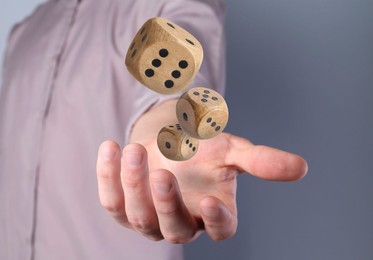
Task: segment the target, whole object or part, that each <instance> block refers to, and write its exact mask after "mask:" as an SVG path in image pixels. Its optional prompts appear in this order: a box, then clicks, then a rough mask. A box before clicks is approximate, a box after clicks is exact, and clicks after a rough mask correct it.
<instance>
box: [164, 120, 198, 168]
mask: <svg viewBox="0 0 373 260" xmlns="http://www.w3.org/2000/svg"><path fill="white" fill-rule="evenodd" d="M157 143H158V148H159V150H160V151H161V153H162V154H163V155H164V156H165V157H166V158H168V159H170V160H174V161H185V160H188V159H190V158H192V157H193V156H194V155H195V154H196V152H197V149H198V140H196V139H194V138H191V137H189V136H187V135H186V134H185V133H184V132H183V131H182V129H181V127H180V125H179V124H176V125H169V126H166V127H163V128H162V129H161V131H160V132H159V134H158V139H157Z"/></svg>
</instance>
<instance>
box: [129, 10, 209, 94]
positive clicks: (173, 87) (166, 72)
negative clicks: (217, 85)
mask: <svg viewBox="0 0 373 260" xmlns="http://www.w3.org/2000/svg"><path fill="white" fill-rule="evenodd" d="M202 59H203V50H202V46H201V44H200V43H199V42H198V40H197V39H196V38H195V37H194V36H193V35H191V34H190V33H188V32H187V31H185V30H184V29H182V28H181V27H179V26H177V25H176V24H174V23H172V22H170V21H167V20H165V19H163V18H159V17H156V18H152V19H150V20H148V21H147V22H146V23H145V24H144V25H143V26H142V27H141V29H140V30H139V32H138V33H137V34H136V36H135V38H134V40H133V41H132V43H131V45H130V47H129V49H128V52H127V56H126V66H127V68H128V71H129V72H130V73H131V74H132V75H133V76H134V77H135V78H136V79H137V80H138V81H139V82H141V83H142V84H143V85H145V86H147V87H148V88H150V89H152V90H154V91H156V92H158V93H161V94H173V93H177V92H180V91H182V90H183V89H185V88H186V87H187V86H188V85H189V83H190V82H191V81H192V80H193V79H194V77H195V75H196V74H197V72H198V70H199V68H200V67H201V63H202Z"/></svg>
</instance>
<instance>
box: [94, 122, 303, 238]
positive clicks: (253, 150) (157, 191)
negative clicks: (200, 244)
mask: <svg viewBox="0 0 373 260" xmlns="http://www.w3.org/2000/svg"><path fill="white" fill-rule="evenodd" d="M140 124H141V123H140ZM141 143H142V145H140V144H130V145H127V146H126V147H125V148H124V149H123V155H122V156H121V151H120V148H119V145H118V144H116V143H115V142H112V141H106V142H104V143H103V144H102V145H101V146H100V149H99V155H98V160H97V176H98V186H99V196H100V200H101V204H102V205H103V207H104V208H105V209H106V210H107V211H108V212H109V214H111V216H112V217H113V218H114V219H115V220H116V221H118V222H119V223H120V224H122V225H123V226H125V227H128V228H131V229H133V230H135V231H137V232H138V233H140V234H142V235H144V236H146V237H148V238H150V239H152V240H160V239H165V240H167V241H169V242H171V243H187V242H190V241H192V240H193V239H194V238H196V237H197V236H198V234H199V233H200V232H199V231H202V230H205V231H206V232H207V233H208V234H209V236H210V237H211V238H212V239H214V240H221V239H226V238H229V237H231V236H232V235H233V234H234V233H235V231H236V228H237V208H236V177H237V175H238V174H239V173H243V172H248V173H250V174H252V175H254V176H257V177H259V178H263V179H266V180H273V181H293V180H297V179H300V178H302V177H303V176H304V175H305V174H306V172H307V163H306V162H305V160H304V159H303V158H301V157H299V156H297V155H294V154H290V153H287V152H284V151H280V150H277V149H274V148H270V147H266V146H256V145H253V144H252V143H251V142H249V141H248V140H246V139H244V138H240V137H237V136H233V135H230V134H226V133H222V134H220V135H219V136H217V137H215V138H213V139H210V140H204V141H200V146H199V149H198V152H197V154H196V155H195V156H194V157H193V158H192V159H190V160H188V161H184V162H174V161H170V160H168V159H166V158H164V157H163V156H162V155H161V153H160V152H159V150H158V147H157V145H156V140H155V138H148V139H147V140H142V141H141Z"/></svg>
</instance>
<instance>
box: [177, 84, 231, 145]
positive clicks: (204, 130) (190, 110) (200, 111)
mask: <svg viewBox="0 0 373 260" xmlns="http://www.w3.org/2000/svg"><path fill="white" fill-rule="evenodd" d="M176 115H177V119H178V121H179V124H180V126H181V128H182V129H183V131H184V132H185V133H186V134H187V135H189V136H191V137H194V138H196V139H209V138H212V137H214V136H216V135H218V134H219V133H221V132H222V131H223V130H224V128H225V126H226V125H227V122H228V107H227V104H226V102H225V100H224V98H223V97H222V96H221V95H220V94H219V93H217V92H216V91H214V90H211V89H208V88H193V89H190V90H189V91H187V92H185V93H184V94H183V95H182V96H181V97H180V99H179V100H178V102H177V104H176Z"/></svg>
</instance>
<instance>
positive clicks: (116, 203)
mask: <svg viewBox="0 0 373 260" xmlns="http://www.w3.org/2000/svg"><path fill="white" fill-rule="evenodd" d="M101 205H102V206H103V207H104V208H105V209H106V210H107V211H109V212H110V214H112V215H118V214H120V213H122V212H123V210H124V203H123V201H121V200H101Z"/></svg>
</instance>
